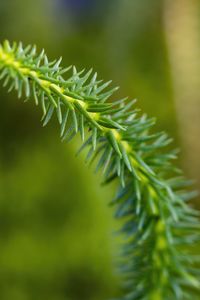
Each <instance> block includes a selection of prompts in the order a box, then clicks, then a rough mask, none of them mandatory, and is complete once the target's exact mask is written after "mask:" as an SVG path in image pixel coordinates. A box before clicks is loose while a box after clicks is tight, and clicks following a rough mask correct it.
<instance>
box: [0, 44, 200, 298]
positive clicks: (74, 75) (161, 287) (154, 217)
mask: <svg viewBox="0 0 200 300" xmlns="http://www.w3.org/2000/svg"><path fill="white" fill-rule="evenodd" d="M60 63H61V59H59V60H58V61H53V62H49V60H48V58H47V56H46V55H45V53H44V51H42V52H41V53H40V54H39V55H37V53H36V47H31V46H27V47H25V48H24V47H23V46H22V44H21V43H19V44H17V43H13V44H12V45H11V44H10V43H9V42H8V41H5V42H4V43H3V45H0V69H1V75H0V78H1V79H4V84H3V86H9V91H11V90H12V89H15V90H16V91H17V92H18V97H22V96H23V95H25V97H26V99H27V100H28V99H33V100H34V101H35V104H36V105H40V106H41V108H42V111H43V118H42V119H43V124H44V125H46V124H47V123H48V122H49V121H50V119H51V117H52V116H53V114H54V112H55V114H56V115H57V118H58V122H59V124H60V128H61V130H60V135H61V138H62V140H66V141H70V140H71V139H72V138H73V137H74V136H75V135H76V134H78V133H80V135H81V139H82V146H81V148H80V150H83V149H87V157H86V160H87V162H88V163H92V162H93V163H95V164H96V169H97V170H99V169H101V170H102V173H103V182H104V183H109V182H111V181H113V180H117V182H118V190H117V193H116V197H115V198H114V199H113V200H112V201H111V205H114V206H115V217H116V218H119V219H122V220H123V226H122V228H121V230H120V232H121V233H122V234H123V235H125V237H126V239H125V240H124V241H125V242H124V246H123V249H122V255H123V259H122V263H121V265H120V270H121V272H122V280H123V282H124V286H125V288H124V296H122V297H121V298H120V299H127V300H134V299H138V300H140V299H141V300H173V299H199V296H198V295H199V286H200V285H199V278H198V275H199V274H198V273H199V272H198V267H197V264H198V263H199V256H198V255H197V254H195V252H194V243H198V242H199V237H200V235H199V228H200V226H199V222H198V212H197V211H196V210H194V209H193V208H192V207H191V206H190V205H189V204H188V200H190V199H191V198H192V197H193V196H194V195H195V194H194V192H192V191H190V189H189V190H188V185H190V181H187V180H185V179H184V177H183V176H182V175H180V170H178V169H177V168H176V167H174V165H173V164H172V161H173V160H174V159H175V158H176V151H169V150H168V147H167V150H165V147H166V146H167V145H168V144H169V143H170V142H171V139H170V138H169V137H168V136H167V135H166V134H165V133H151V128H152V126H153V125H154V123H155V120H154V119H150V118H147V117H146V115H141V114H140V113H138V109H136V108H134V106H135V100H133V101H129V100H128V99H126V98H124V99H121V100H117V101H112V102H111V101H110V102H108V101H107V100H108V99H109V98H110V97H111V95H112V94H113V93H114V92H115V91H116V88H113V89H108V85H109V84H110V82H106V83H103V82H102V81H101V80H98V79H97V74H96V73H94V74H92V73H93V72H92V70H89V71H88V72H85V71H84V70H83V71H80V72H78V71H77V70H76V68H75V67H72V68H71V67H68V68H66V69H63V68H62V67H60ZM65 74H68V75H66V76H65ZM163 148H164V149H163Z"/></svg>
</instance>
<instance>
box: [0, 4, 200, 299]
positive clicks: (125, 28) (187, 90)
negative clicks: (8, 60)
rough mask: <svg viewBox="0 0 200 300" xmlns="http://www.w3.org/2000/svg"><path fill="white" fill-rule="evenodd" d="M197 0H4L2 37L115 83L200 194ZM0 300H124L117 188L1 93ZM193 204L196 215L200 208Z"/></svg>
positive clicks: (30, 110) (33, 111) (35, 114)
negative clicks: (168, 142)
mask: <svg viewBox="0 0 200 300" xmlns="http://www.w3.org/2000/svg"><path fill="white" fill-rule="evenodd" d="M199 17H200V4H199V1H198V0H165V1H164V0H151V1H148V0H132V1H130V0H109V1H106V0H101V1H97V0H34V1H28V0H1V1H0V28H1V30H0V40H1V41H3V40H4V39H5V38H7V39H9V40H10V41H13V40H16V41H20V40H21V41H23V42H24V44H28V43H31V44H34V43H35V44H36V45H37V46H38V48H39V50H41V49H42V48H45V49H46V52H47V54H48V55H49V57H50V58H51V59H54V58H58V57H59V56H62V57H63V65H66V66H67V65H71V64H75V65H76V66H77V68H78V69H80V68H83V67H85V68H90V67H94V69H95V70H96V71H97V72H98V73H99V77H101V78H103V79H105V80H109V79H113V81H114V84H115V85H120V86H121V89H120V91H119V92H118V95H117V97H120V96H127V95H128V96H130V97H134V98H135V97H136V98H137V99H138V100H139V101H138V106H139V107H141V108H142V110H143V111H145V112H146V113H147V114H148V115H150V116H156V117H157V119H158V122H157V129H159V130H166V131H167V132H168V133H169V134H170V135H172V136H173V137H174V138H175V142H174V146H175V147H176V146H178V147H180V148H181V149H182V151H181V154H180V160H179V162H177V163H178V164H179V165H181V166H182V167H183V168H184V170H185V173H186V174H187V175H188V176H189V177H192V178H194V179H196V181H197V184H196V185H197V187H198V186H199V187H200V172H199V169H200V158H199V153H200V139H199V137H200V105H199V103H200V88H199V87H200V82H199V81H200V18H199ZM0 100H1V101H0V102H1V103H0V299H1V300H13V299H15V300H32V299H33V300H35V299H37V300H40V299H41V300H43V299H48V300H80V299H82V300H102V299H108V298H109V297H111V295H117V294H118V281H119V279H118V276H117V272H115V271H113V270H114V265H115V262H116V260H117V253H118V244H119V242H120V241H118V242H116V240H115V238H114V236H113V231H114V229H115V227H116V224H115V223H114V221H113V220H112V214H113V212H112V211H111V210H110V209H108V208H107V204H108V202H109V199H111V197H112V196H113V195H114V186H111V187H106V188H100V187H99V181H100V178H99V176H93V170H92V169H91V170H88V169H87V168H85V166H84V160H83V157H79V158H78V159H77V158H75V157H74V153H75V150H76V149H77V147H78V144H79V140H78V139H77V140H76V141H75V142H73V143H72V144H70V145H66V144H61V142H60V139H59V134H58V125H57V123H56V121H55V122H50V125H49V126H48V127H47V128H42V127H41V124H40V118H41V111H39V110H38V109H37V108H35V107H34V105H33V103H31V102H30V103H28V104H26V105H25V104H23V102H22V101H19V100H17V99H16V95H15V93H12V94H9V95H8V94H7V92H6V91H5V90H3V88H1V89H0ZM194 205H196V206H200V205H199V203H198V199H197V200H196V202H194Z"/></svg>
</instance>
